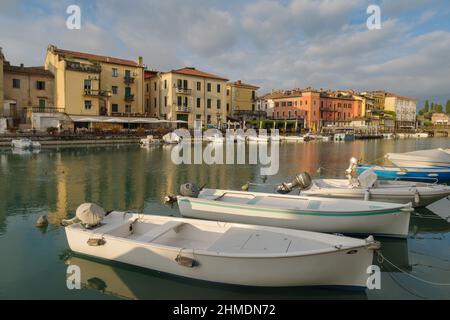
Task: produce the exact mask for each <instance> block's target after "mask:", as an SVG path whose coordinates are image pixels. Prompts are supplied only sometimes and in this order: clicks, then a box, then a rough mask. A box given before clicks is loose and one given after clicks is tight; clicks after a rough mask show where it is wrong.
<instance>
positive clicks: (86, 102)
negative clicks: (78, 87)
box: [84, 100, 92, 110]
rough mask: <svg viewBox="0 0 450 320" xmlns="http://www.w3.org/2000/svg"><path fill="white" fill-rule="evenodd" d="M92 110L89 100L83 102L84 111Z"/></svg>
mask: <svg viewBox="0 0 450 320" xmlns="http://www.w3.org/2000/svg"><path fill="white" fill-rule="evenodd" d="M91 109H92V101H91V100H85V101H84V110H91Z"/></svg>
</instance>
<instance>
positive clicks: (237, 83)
mask: <svg viewBox="0 0 450 320" xmlns="http://www.w3.org/2000/svg"><path fill="white" fill-rule="evenodd" d="M229 84H230V85H232V86H237V87H247V88H251V89H255V90H258V89H259V87H258V86H254V85H252V84H248V83H243V82H242V81H241V80H238V81H234V82H230V83H229Z"/></svg>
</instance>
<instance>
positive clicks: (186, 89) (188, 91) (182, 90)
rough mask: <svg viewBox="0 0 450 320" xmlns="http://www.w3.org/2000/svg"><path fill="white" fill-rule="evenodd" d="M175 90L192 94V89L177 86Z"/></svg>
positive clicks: (179, 92)
mask: <svg viewBox="0 0 450 320" xmlns="http://www.w3.org/2000/svg"><path fill="white" fill-rule="evenodd" d="M175 92H176V93H178V94H188V95H190V94H192V89H188V88H182V87H179V88H175Z"/></svg>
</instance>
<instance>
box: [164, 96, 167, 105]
mask: <svg viewBox="0 0 450 320" xmlns="http://www.w3.org/2000/svg"><path fill="white" fill-rule="evenodd" d="M164 107H167V96H165V97H164Z"/></svg>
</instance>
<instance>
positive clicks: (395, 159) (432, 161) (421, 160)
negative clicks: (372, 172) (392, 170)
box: [386, 149, 450, 168]
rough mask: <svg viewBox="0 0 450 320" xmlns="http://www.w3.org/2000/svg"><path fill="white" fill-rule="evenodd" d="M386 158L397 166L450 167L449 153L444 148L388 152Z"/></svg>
mask: <svg viewBox="0 0 450 320" xmlns="http://www.w3.org/2000/svg"><path fill="white" fill-rule="evenodd" d="M386 159H388V160H389V161H390V162H392V163H393V164H395V165H396V166H399V167H424V168H428V167H450V153H449V152H448V151H446V150H444V149H431V150H419V151H413V152H405V153H388V154H386Z"/></svg>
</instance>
